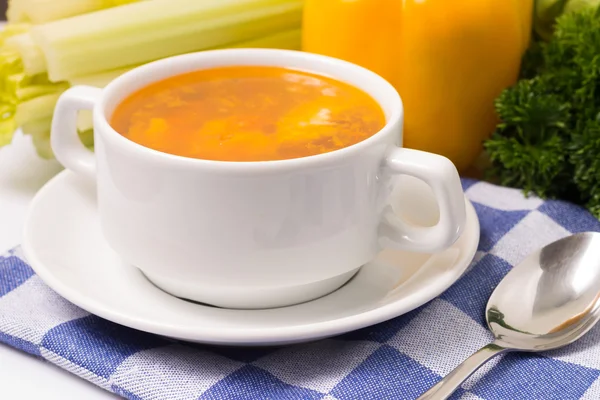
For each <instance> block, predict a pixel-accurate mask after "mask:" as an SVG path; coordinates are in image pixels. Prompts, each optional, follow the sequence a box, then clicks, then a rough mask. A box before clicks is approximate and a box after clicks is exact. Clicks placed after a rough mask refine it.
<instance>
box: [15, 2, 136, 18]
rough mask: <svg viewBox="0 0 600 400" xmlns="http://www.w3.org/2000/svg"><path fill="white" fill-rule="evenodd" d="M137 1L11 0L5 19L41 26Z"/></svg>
mask: <svg viewBox="0 0 600 400" xmlns="http://www.w3.org/2000/svg"><path fill="white" fill-rule="evenodd" d="M134 1H138V0H11V1H10V3H9V8H8V12H7V18H8V20H9V21H10V22H13V21H28V22H32V23H34V24H41V23H45V22H49V21H55V20H59V19H63V18H68V17H72V16H75V15H80V14H86V13H90V12H94V11H98V10H102V9H105V8H110V7H114V6H118V5H122V4H126V3H132V2H134Z"/></svg>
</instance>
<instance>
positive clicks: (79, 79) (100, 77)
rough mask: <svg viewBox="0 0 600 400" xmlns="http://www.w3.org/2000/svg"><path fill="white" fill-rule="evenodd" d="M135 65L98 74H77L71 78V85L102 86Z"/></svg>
mask: <svg viewBox="0 0 600 400" xmlns="http://www.w3.org/2000/svg"><path fill="white" fill-rule="evenodd" d="M133 68H134V67H126V68H119V69H114V70H111V71H103V72H100V73H96V74H91V75H85V76H76V77H74V78H72V79H69V80H68V82H69V83H70V84H71V85H88V86H96V87H99V88H102V87H104V86H106V85H108V83H109V82H110V81H112V80H113V79H115V78H117V77H118V76H119V75H122V74H124V73H125V72H127V71H129V70H130V69H133Z"/></svg>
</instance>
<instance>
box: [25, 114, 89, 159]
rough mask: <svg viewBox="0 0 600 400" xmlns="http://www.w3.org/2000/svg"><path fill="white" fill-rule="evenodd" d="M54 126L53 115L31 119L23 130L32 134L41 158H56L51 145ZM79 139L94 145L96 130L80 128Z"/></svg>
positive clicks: (87, 144)
mask: <svg viewBox="0 0 600 400" xmlns="http://www.w3.org/2000/svg"><path fill="white" fill-rule="evenodd" d="M51 126H52V117H46V118H40V119H36V120H34V121H29V122H27V123H26V124H24V125H23V126H21V130H22V131H23V133H24V134H26V135H30V136H31V138H32V139H33V145H34V146H35V150H36V152H37V154H38V155H39V156H40V157H41V158H45V159H51V158H54V154H53V152H52V148H51V146H50V128H51ZM78 133H79V139H80V140H81V142H82V143H83V144H84V146H86V147H88V148H90V149H91V148H93V146H94V131H93V130H92V129H91V128H85V129H79V132H78Z"/></svg>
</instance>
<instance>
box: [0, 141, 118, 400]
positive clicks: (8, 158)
mask: <svg viewBox="0 0 600 400" xmlns="http://www.w3.org/2000/svg"><path fill="white" fill-rule="evenodd" d="M60 170H61V167H60V165H59V164H58V163H57V162H56V161H45V160H41V159H39V158H38V157H37V155H36V154H35V150H34V149H33V145H32V144H31V141H30V138H29V137H26V136H23V135H21V133H20V132H18V133H17V134H16V135H15V138H14V140H13V143H12V144H11V145H9V146H5V147H2V148H0V252H1V253H4V252H5V251H6V250H8V249H9V248H11V247H14V246H16V245H17V244H19V243H20V241H21V235H22V229H23V222H24V219H25V215H26V213H27V207H28V205H29V202H30V201H31V199H32V198H33V196H34V195H35V193H36V192H37V190H38V189H39V188H40V187H42V185H43V184H44V183H45V182H46V181H47V180H48V179H50V178H51V177H52V176H54V175H55V174H56V173H58V172H59V171H60ZM0 398H2V399H11V400H29V399H45V400H71V399H77V400H79V399H85V400H106V399H113V400H114V399H116V398H118V397H117V396H115V395H114V394H111V393H109V392H107V391H105V390H103V389H100V388H99V387H97V386H95V385H92V384H91V383H89V382H87V381H85V380H83V379H81V378H78V377H76V376H75V375H72V374H70V373H68V372H66V371H64V370H62V369H60V368H58V367H56V366H54V365H52V364H50V363H48V362H44V361H42V360H39V359H37V358H34V357H32V356H29V355H28V354H26V353H23V352H20V351H17V350H14V349H13V348H11V347H8V346H6V345H3V344H0Z"/></svg>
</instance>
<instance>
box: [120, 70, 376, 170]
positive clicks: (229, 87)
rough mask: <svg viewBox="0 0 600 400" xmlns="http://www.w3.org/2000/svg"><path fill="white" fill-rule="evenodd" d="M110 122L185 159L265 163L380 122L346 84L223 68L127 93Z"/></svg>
mask: <svg viewBox="0 0 600 400" xmlns="http://www.w3.org/2000/svg"><path fill="white" fill-rule="evenodd" d="M111 125H112V127H113V128H114V129H115V130H116V131H117V132H119V133H121V134H122V135H123V136H125V137H127V138H129V139H130V140H132V141H134V142H137V143H139V144H141V145H143V146H146V147H149V148H152V149H155V150H159V151H162V152H165V153H171V154H176V155H180V156H185V157H194V158H201V159H206V160H221V161H268V160H282V159H290V158H298V157H305V156H311V155H315V154H320V153H326V152H329V151H333V150H337V149H341V148H343V147H347V146H351V145H353V144H355V143H358V142H360V141H362V140H364V139H366V138H368V137H369V136H372V135H373V134H375V133H376V132H377V131H379V130H380V129H381V128H382V127H383V126H384V125H385V117H384V114H383V110H382V109H381V107H380V106H379V105H378V104H377V103H376V102H375V100H374V99H373V98H371V97H370V96H369V95H367V94H366V93H365V92H363V91H361V90H360V89H358V88H355V87H353V86H350V85H348V84H346V83H343V82H339V81H337V80H334V79H331V78H327V77H324V76H320V75H315V74H312V73H307V72H302V71H296V70H292V69H286V68H279V67H251V66H240V67H224V68H215V69H208V70H200V71H195V72H191V73H186V74H182V75H177V76H173V77H171V78H167V79H165V80H162V81H158V82H155V83H153V84H151V85H148V86H146V87H144V88H142V89H141V90H139V91H137V92H135V93H133V94H131V95H130V96H129V97H127V98H126V99H125V100H124V101H123V102H122V103H120V104H119V105H118V106H117V108H116V110H115V111H114V113H113V115H112V118H111Z"/></svg>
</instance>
